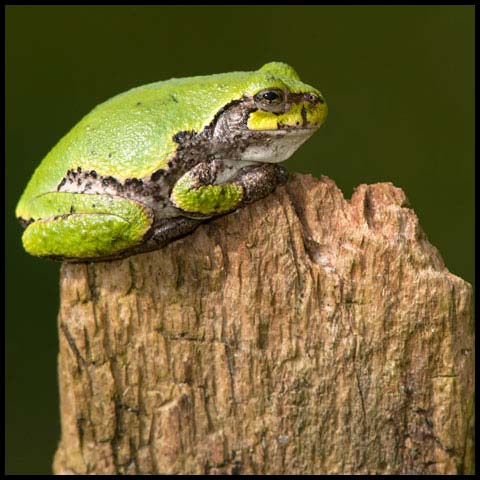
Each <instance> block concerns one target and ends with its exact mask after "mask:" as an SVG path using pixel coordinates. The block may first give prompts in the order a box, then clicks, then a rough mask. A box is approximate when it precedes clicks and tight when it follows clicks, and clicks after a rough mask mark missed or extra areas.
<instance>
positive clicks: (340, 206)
mask: <svg viewBox="0 0 480 480" xmlns="http://www.w3.org/2000/svg"><path fill="white" fill-rule="evenodd" d="M58 322H59V330H60V353H59V377H60V397H61V421H62V437H61V442H60V445H59V448H58V451H57V453H56V456H55V462H54V471H55V473H57V474H66V473H88V474H118V473H123V474H135V473H145V474H158V473H161V474H174V473H183V474H187V473H190V474H192V473H196V474H200V473H209V474H214V473H241V474H247V473H254V474H322V473H323V474H380V473H384V474H401V473H403V474H433V473H442V474H445V473H452V474H453V473H457V474H458V473H473V469H474V466H473V462H474V460H473V451H474V445H473V415H474V403H473V388H474V360H473V359H474V352H473V348H474V344H473V314H472V288H471V286H470V285H469V284H468V283H466V282H465V281H463V280H462V279H460V278H458V277H456V276H455V275H452V274H451V273H450V272H449V271H448V270H447V269H446V268H445V265H444V263H443V261H442V258H441V257H440V255H439V253H438V251H437V250H436V249H435V248H434V247H433V246H432V245H431V244H430V243H429V242H428V240H427V238H426V236H425V234H424V233H423V231H422V229H421V227H420V226H419V222H418V219H417V217H416V215H415V213H414V211H413V210H412V209H411V208H410V207H409V206H408V201H407V199H406V197H405V194H404V193H403V192H402V190H400V189H399V188H396V187H394V186H393V185H392V184H390V183H379V184H375V185H360V186H359V187H358V188H357V189H356V190H355V192H354V194H353V196H352V198H351V200H350V201H347V200H345V199H344V197H343V195H342V193H341V192H340V190H339V189H338V188H337V187H336V185H335V184H334V183H333V182H332V181H331V180H329V179H328V178H326V177H322V178H321V179H320V180H317V179H314V178H313V177H311V176H305V175H295V176H294V177H293V179H292V180H291V181H290V182H289V183H288V184H287V185H286V186H284V187H281V188H278V189H277V190H276V192H275V193H274V194H272V195H270V196H269V197H268V198H266V199H264V200H262V201H259V202H256V203H254V204H252V205H250V206H248V207H247V208H243V209H241V210H239V211H237V212H235V213H232V214H230V215H226V216H224V217H222V218H218V219H216V220H213V221H211V222H209V223H208V224H205V225H202V226H200V227H199V228H198V229H197V230H196V231H195V232H194V233H193V234H191V235H189V236H187V237H185V238H184V239H182V240H178V241H176V242H174V243H172V244H170V245H169V246H167V247H166V248H164V249H162V250H159V251H156V252H151V253H147V254H143V255H137V256H133V257H129V258H127V259H125V260H120V261H115V262H110V263H107V262H105V263H98V264H88V265H87V264H64V265H63V267H62V272H61V307H60V313H59V317H58Z"/></svg>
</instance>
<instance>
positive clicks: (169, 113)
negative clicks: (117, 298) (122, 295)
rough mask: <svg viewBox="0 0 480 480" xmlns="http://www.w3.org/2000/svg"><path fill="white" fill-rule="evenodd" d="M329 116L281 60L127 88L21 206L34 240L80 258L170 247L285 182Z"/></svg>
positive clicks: (69, 145) (47, 168)
mask: <svg viewBox="0 0 480 480" xmlns="http://www.w3.org/2000/svg"><path fill="white" fill-rule="evenodd" d="M265 92H267V93H266V94H265ZM272 92H273V93H272ZM275 92H276V93H275ZM275 96H277V98H275ZM272 98H273V100H272ZM326 114H327V108H326V104H325V101H324V100H323V98H322V96H321V94H320V92H319V91H318V90H316V89H315V88H313V87H311V86H309V85H307V84H304V83H303V82H301V81H300V79H299V77H298V75H297V73H296V72H295V71H294V70H293V69H292V68H291V67H289V66H288V65H285V64H283V63H278V62H273V63H269V64H266V65H264V66H263V67H262V68H261V69H259V70H258V71H255V72H233V73H226V74H218V75H210V76H204V77H190V78H183V79H171V80H168V81H163V82H157V83H153V84H149V85H145V86H142V87H138V88H134V89H132V90H130V91H127V92H125V93H122V94H120V95H117V96H116V97H113V98H112V99H110V100H108V101H106V102H104V103H103V104H101V105H99V106H97V107H96V108H95V109H94V110H92V112H90V113H89V114H88V115H86V116H85V117H84V118H83V119H82V120H81V121H80V122H79V123H78V124H77V125H76V126H75V127H74V128H73V129H72V130H71V131H70V132H69V133H68V134H67V135H65V136H64V137H63V138H62V139H61V140H60V142H59V143H58V144H57V145H56V146H55V147H54V148H53V149H52V150H51V151H50V153H49V154H48V155H47V156H46V157H45V158H44V160H43V161H42V163H41V164H40V166H39V167H38V168H37V170H36V171H35V173H34V175H33V176H32V178H31V180H30V182H29V184H28V185H27V188H26V189H25V192H24V194H23V195H22V197H21V199H20V201H19V203H18V206H17V210H16V214H17V217H18V218H19V220H20V221H21V222H22V224H24V225H25V226H26V230H25V232H24V235H23V244H24V247H25V249H26V250H27V251H28V252H29V253H31V254H33V255H37V256H43V257H50V258H55V259H65V260H77V261H95V260H108V259H113V258H120V257H124V256H127V255H131V254H134V253H140V252H143V251H148V250H152V249H156V248H160V247H162V246H163V245H165V244H166V243H168V242H170V241H171V240H173V239H175V238H178V237H179V236H182V235H185V234H187V233H189V232H190V231H192V230H193V229H194V228H196V226H197V225H198V224H199V223H200V221H202V220H205V219H208V218H210V217H212V216H215V215H219V214H224V213H227V212H230V211H233V210H235V209H237V208H239V207H241V206H242V205H245V204H246V203H250V202H252V201H255V200H257V199H259V198H262V197H264V196H266V195H268V194H269V193H270V192H271V191H273V190H274V189H275V187H276V186H277V185H278V184H280V183H283V182H284V181H285V180H286V171H285V169H284V168H283V167H280V166H278V165H275V163H276V162H280V161H283V160H285V159H286V158H288V157H289V156H290V155H291V154H292V153H293V152H294V151H295V150H296V149H297V148H298V147H299V146H300V145H301V144H302V143H303V142H304V141H305V140H306V139H307V138H309V136H310V135H311V134H312V133H313V132H314V131H315V130H316V129H317V128H318V127H319V126H320V125H321V124H322V123H323V121H324V119H325V117H326Z"/></svg>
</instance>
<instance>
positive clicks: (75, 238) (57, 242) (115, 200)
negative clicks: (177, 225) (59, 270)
mask: <svg viewBox="0 0 480 480" xmlns="http://www.w3.org/2000/svg"><path fill="white" fill-rule="evenodd" d="M35 208H36V209H37V211H38V213H39V216H40V217H41V219H40V220H37V221H34V222H33V223H32V224H30V225H29V226H28V227H27V229H26V230H25V232H24V234H23V237H22V240H23V244H24V247H25V249H26V250H27V251H28V252H29V253H31V254H32V255H37V256H59V257H65V258H95V257H101V256H105V255H111V254H113V253H115V252H119V251H122V250H125V249H127V248H130V247H133V246H135V245H137V244H139V243H141V242H142V241H143V239H144V237H145V235H146V233H147V232H148V231H149V229H150V226H151V224H152V215H151V213H150V212H149V211H148V210H147V209H146V208H145V207H144V206H143V205H141V204H139V203H138V202H135V201H131V200H126V199H123V198H120V197H112V196H108V195H80V194H72V193H50V194H47V195H42V196H41V197H38V198H37V199H36V200H35ZM32 210H33V208H32Z"/></svg>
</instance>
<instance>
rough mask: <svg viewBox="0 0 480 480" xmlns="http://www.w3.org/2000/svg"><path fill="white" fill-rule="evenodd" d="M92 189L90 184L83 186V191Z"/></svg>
mask: <svg viewBox="0 0 480 480" xmlns="http://www.w3.org/2000/svg"><path fill="white" fill-rule="evenodd" d="M91 188H92V182H87V183H86V184H85V190H90V189H91Z"/></svg>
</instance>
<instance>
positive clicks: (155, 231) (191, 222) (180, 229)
mask: <svg viewBox="0 0 480 480" xmlns="http://www.w3.org/2000/svg"><path fill="white" fill-rule="evenodd" d="M201 223H203V221H202V220H197V219H193V218H187V217H175V218H168V219H163V220H158V221H156V222H155V224H154V225H153V226H152V228H151V229H150V232H149V235H148V237H147V238H146V239H145V241H144V242H143V243H142V244H140V245H137V246H135V247H133V248H132V249H129V250H128V252H125V254H122V253H120V255H116V256H113V257H112V258H111V259H117V258H122V257H126V256H127V255H135V254H138V253H146V252H151V251H152V250H158V249H160V248H162V247H164V246H165V245H167V244H169V243H170V242H172V241H174V240H177V239H179V238H182V237H184V236H185V235H188V234H189V233H192V232H193V231H194V230H195V229H196V228H197V227H198V226H199V225H200V224H201Z"/></svg>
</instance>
